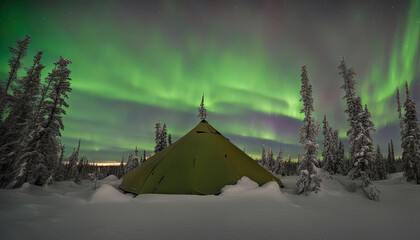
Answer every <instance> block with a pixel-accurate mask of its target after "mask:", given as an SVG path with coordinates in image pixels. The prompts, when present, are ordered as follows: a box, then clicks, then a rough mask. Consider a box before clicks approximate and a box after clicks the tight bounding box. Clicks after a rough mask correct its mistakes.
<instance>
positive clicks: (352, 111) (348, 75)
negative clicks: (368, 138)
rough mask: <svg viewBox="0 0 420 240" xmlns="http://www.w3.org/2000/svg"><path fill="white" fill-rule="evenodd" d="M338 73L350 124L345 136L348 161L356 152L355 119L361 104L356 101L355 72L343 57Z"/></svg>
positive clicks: (356, 123)
mask: <svg viewBox="0 0 420 240" xmlns="http://www.w3.org/2000/svg"><path fill="white" fill-rule="evenodd" d="M338 70H339V75H341V76H342V77H343V80H344V84H343V85H342V86H341V88H342V89H343V90H344V92H345V95H344V97H343V98H344V99H345V100H346V104H347V109H346V110H345V112H346V113H347V115H348V119H347V121H348V123H349V125H350V129H349V131H347V136H348V137H349V145H350V151H349V158H350V161H351V162H353V161H354V154H355V152H356V149H355V147H354V145H355V143H354V141H355V138H356V136H357V135H358V133H357V132H355V131H356V128H357V125H358V121H357V119H356V116H358V114H359V113H360V112H361V111H362V109H361V108H362V107H361V105H360V106H359V105H358V104H357V103H356V98H357V97H356V89H355V85H356V81H355V80H354V75H355V72H354V70H353V68H347V64H346V61H345V60H344V58H343V59H342V60H341V63H340V65H339V66H338Z"/></svg>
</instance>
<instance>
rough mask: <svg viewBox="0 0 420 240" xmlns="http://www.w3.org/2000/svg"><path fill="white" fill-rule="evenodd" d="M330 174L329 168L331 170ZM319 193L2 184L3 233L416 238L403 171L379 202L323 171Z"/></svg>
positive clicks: (413, 201) (415, 190)
mask: <svg viewBox="0 0 420 240" xmlns="http://www.w3.org/2000/svg"><path fill="white" fill-rule="evenodd" d="M326 175H328V174H326ZM320 176H321V178H322V183H321V191H320V192H318V193H310V194H309V195H308V196H304V195H296V180H297V177H296V176H290V177H281V180H282V181H283V184H284V185H285V187H284V188H282V189H279V188H278V185H277V183H275V182H270V183H267V184H265V185H263V186H261V187H258V185H257V184H256V183H255V182H253V181H251V180H250V179H248V178H246V177H243V178H241V179H240V180H239V181H238V184H236V185H231V186H226V187H225V188H224V189H223V191H222V193H221V194H220V195H208V196H196V195H164V194H144V195H138V196H137V197H136V198H133V196H132V195H130V194H122V193H121V191H120V190H119V189H118V186H119V184H120V182H121V180H118V179H117V178H116V177H114V176H109V177H107V178H105V179H103V180H98V181H97V189H96V190H93V184H92V183H91V182H89V181H86V180H82V183H81V184H80V185H78V184H75V183H73V182H57V183H55V184H53V185H50V186H46V187H38V186H34V185H30V184H28V183H25V184H24V185H23V186H22V188H20V189H15V190H6V189H0V232H1V235H0V236H1V239H139V238H142V239H143V238H144V239H241V240H243V239H382V240H383V239H418V236H419V235H420V228H419V227H418V225H419V221H418V219H419V213H420V204H419V203H420V186H419V185H415V184H412V183H407V182H406V181H405V178H404V177H403V176H402V173H396V174H391V175H390V178H389V179H388V180H382V181H375V182H374V184H375V185H376V186H377V187H378V188H379V190H380V192H381V201H379V202H375V201H370V200H368V199H366V198H365V197H364V196H363V193H362V192H361V182H360V181H351V180H349V178H348V177H347V176H340V175H339V176H337V175H334V176H332V177H329V176H323V174H321V175H320Z"/></svg>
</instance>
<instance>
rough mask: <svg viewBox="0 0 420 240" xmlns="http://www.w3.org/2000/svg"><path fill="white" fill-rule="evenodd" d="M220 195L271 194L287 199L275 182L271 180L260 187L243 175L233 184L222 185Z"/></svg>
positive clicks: (264, 195)
mask: <svg viewBox="0 0 420 240" xmlns="http://www.w3.org/2000/svg"><path fill="white" fill-rule="evenodd" d="M220 196H224V197H232V196H238V197H242V196H247V197H248V196H261V197H267V196H271V197H277V198H281V199H283V200H287V198H286V196H285V195H284V194H283V193H282V192H281V191H280V187H279V185H278V184H277V182H275V181H271V182H268V183H266V184H264V185H262V186H261V187H260V186H259V185H258V184H257V183H256V182H254V181H252V180H251V179H249V178H248V177H245V176H243V177H242V178H241V179H239V180H238V182H237V183H236V184H235V185H226V186H225V187H223V188H222V190H221V193H220Z"/></svg>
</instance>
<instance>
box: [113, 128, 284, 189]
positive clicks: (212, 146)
mask: <svg viewBox="0 0 420 240" xmlns="http://www.w3.org/2000/svg"><path fill="white" fill-rule="evenodd" d="M243 176H247V177H248V178H250V179H251V180H253V181H254V182H256V183H258V184H259V185H263V184H265V183H267V182H270V181H276V182H277V183H278V184H279V186H281V187H283V184H282V182H281V181H280V180H279V179H278V178H276V177H275V176H273V175H272V174H271V173H270V172H268V171H267V170H265V169H264V168H263V167H261V166H260V165H259V164H258V163H256V162H255V161H254V160H253V159H252V158H251V157H249V156H248V155H247V154H245V153H244V152H243V151H242V150H240V149H239V148H238V147H236V146H235V145H234V144H232V143H231V142H230V141H229V140H228V139H227V138H225V137H224V136H223V135H221V134H220V133H219V132H218V131H217V130H216V129H215V128H213V127H212V126H211V125H210V124H209V123H208V122H207V121H205V120H203V121H201V122H200V123H199V124H198V125H197V126H196V127H195V128H194V129H192V130H191V131H190V132H188V133H187V134H186V135H185V136H183V137H182V138H181V139H179V140H178V141H176V142H175V143H173V144H172V145H170V146H168V147H166V148H165V149H164V150H162V151H160V152H158V153H157V154H155V155H154V156H152V157H151V158H150V159H148V160H147V161H146V162H145V163H143V164H142V165H140V166H139V167H137V168H136V169H134V170H132V171H131V172H129V173H128V174H127V175H125V176H124V178H123V181H122V183H121V185H120V188H121V189H122V190H124V191H126V192H131V193H134V194H144V193H165V194H198V195H207V194H218V193H220V190H221V189H222V188H223V187H224V186H226V185H232V184H236V182H237V181H238V180H239V179H240V178H241V177H243Z"/></svg>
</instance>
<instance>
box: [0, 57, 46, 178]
mask: <svg viewBox="0 0 420 240" xmlns="http://www.w3.org/2000/svg"><path fill="white" fill-rule="evenodd" d="M41 57H42V51H38V53H37V54H36V56H35V57H34V61H33V65H32V67H31V68H28V69H27V71H26V76H25V77H23V78H21V79H16V80H15V82H16V83H17V84H14V85H11V89H12V90H13V97H12V98H10V99H9V109H10V112H9V115H8V116H7V118H6V119H5V121H4V122H3V124H2V126H3V127H4V130H2V133H3V134H2V137H1V138H3V139H4V140H7V141H6V142H4V144H2V145H1V146H0V170H1V171H0V172H2V173H10V172H11V170H12V169H11V167H12V163H13V162H15V161H16V160H17V159H16V158H17V155H18V153H19V152H21V151H22V149H21V142H22V141H24V139H25V138H26V137H27V135H28V134H29V131H30V129H31V127H32V126H31V125H30V123H32V118H33V113H34V103H35V101H36V98H37V95H38V93H39V84H40V78H41V71H42V69H43V68H44V66H43V65H42V64H41ZM2 182H9V180H6V179H3V181H2Z"/></svg>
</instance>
